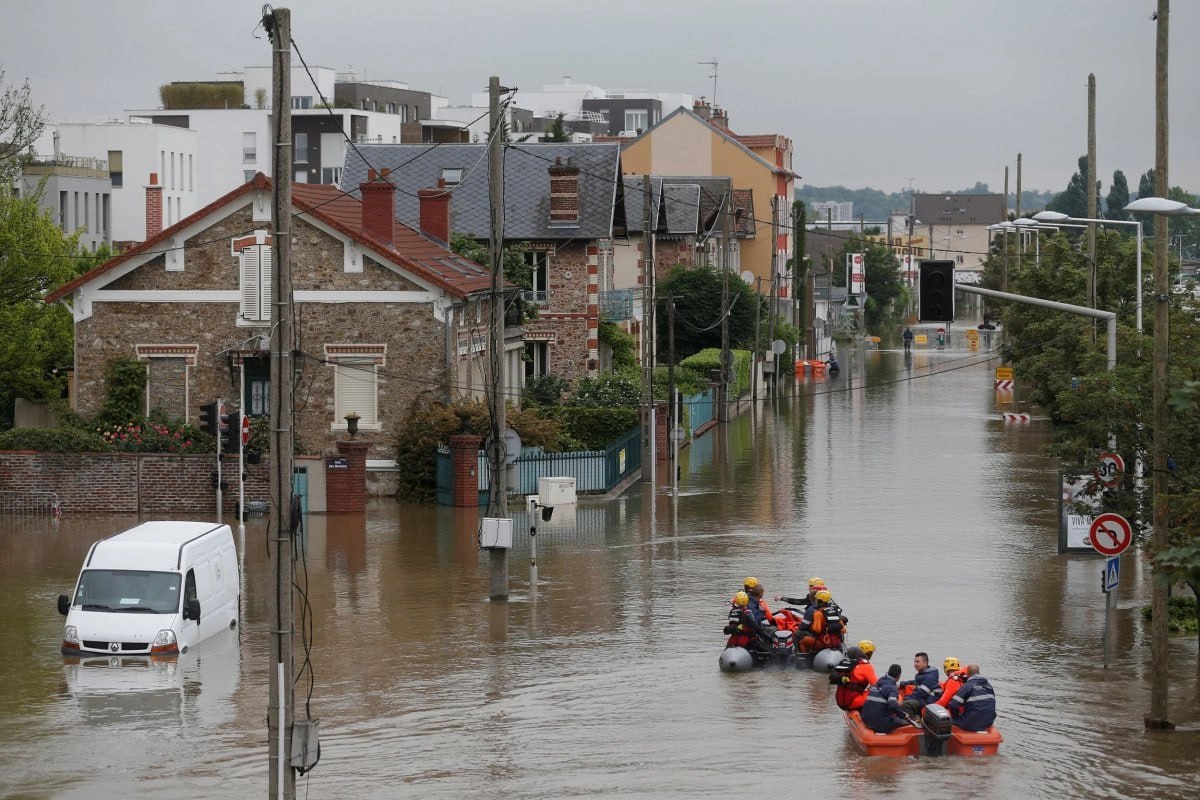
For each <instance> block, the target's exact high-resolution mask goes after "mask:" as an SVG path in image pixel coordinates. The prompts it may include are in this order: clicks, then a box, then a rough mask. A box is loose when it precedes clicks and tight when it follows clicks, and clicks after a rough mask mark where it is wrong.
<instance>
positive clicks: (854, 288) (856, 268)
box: [846, 253, 866, 295]
mask: <svg viewBox="0 0 1200 800" xmlns="http://www.w3.org/2000/svg"><path fill="white" fill-rule="evenodd" d="M846 263H847V264H848V265H849V267H850V294H853V295H859V294H862V293H863V291H864V290H865V288H866V287H865V282H866V266H865V264H864V263H863V254H862V253H847V254H846Z"/></svg>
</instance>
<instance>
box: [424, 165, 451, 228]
mask: <svg viewBox="0 0 1200 800" xmlns="http://www.w3.org/2000/svg"><path fill="white" fill-rule="evenodd" d="M417 199H418V201H419V202H420V204H421V215H420V217H421V233H424V234H425V235H427V236H432V237H433V238H434V239H437V240H438V241H439V242H441V243H442V244H447V243H449V241H450V190H448V189H447V188H446V180H445V179H444V178H438V185H437V188H436V189H418V190H417Z"/></svg>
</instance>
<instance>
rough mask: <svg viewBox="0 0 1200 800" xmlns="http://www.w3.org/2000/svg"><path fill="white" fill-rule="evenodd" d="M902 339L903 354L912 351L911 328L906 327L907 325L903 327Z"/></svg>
mask: <svg viewBox="0 0 1200 800" xmlns="http://www.w3.org/2000/svg"><path fill="white" fill-rule="evenodd" d="M903 338H904V352H906V353H907V352H909V351H911V350H912V343H913V332H912V328H910V327H908V326H907V325H905V326H904V334H903Z"/></svg>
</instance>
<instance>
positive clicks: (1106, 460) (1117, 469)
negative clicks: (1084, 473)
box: [1096, 453, 1125, 489]
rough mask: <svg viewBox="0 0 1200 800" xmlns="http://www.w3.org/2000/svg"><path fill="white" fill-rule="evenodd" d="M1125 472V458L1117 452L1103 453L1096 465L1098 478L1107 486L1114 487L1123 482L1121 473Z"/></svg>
mask: <svg viewBox="0 0 1200 800" xmlns="http://www.w3.org/2000/svg"><path fill="white" fill-rule="evenodd" d="M1124 472H1125V459H1123V458H1121V456H1119V455H1118V454H1116V453H1101V454H1100V463H1099V464H1098V465H1096V480H1098V481H1099V482H1100V483H1101V485H1103V486H1104V487H1105V488H1108V489H1113V488H1115V487H1116V486H1117V485H1118V484H1120V483H1121V475H1122V473H1124Z"/></svg>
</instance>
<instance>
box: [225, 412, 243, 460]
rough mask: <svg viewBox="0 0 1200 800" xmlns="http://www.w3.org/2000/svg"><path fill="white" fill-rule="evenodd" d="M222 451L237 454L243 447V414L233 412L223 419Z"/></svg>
mask: <svg viewBox="0 0 1200 800" xmlns="http://www.w3.org/2000/svg"><path fill="white" fill-rule="evenodd" d="M221 438H222V439H223V440H224V441H223V443H222V444H221V449H222V450H224V451H225V452H226V453H236V452H237V451H238V449H239V448H240V447H241V446H242V412H241V411H231V412H229V413H228V414H225V415H223V416H222V417H221Z"/></svg>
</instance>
